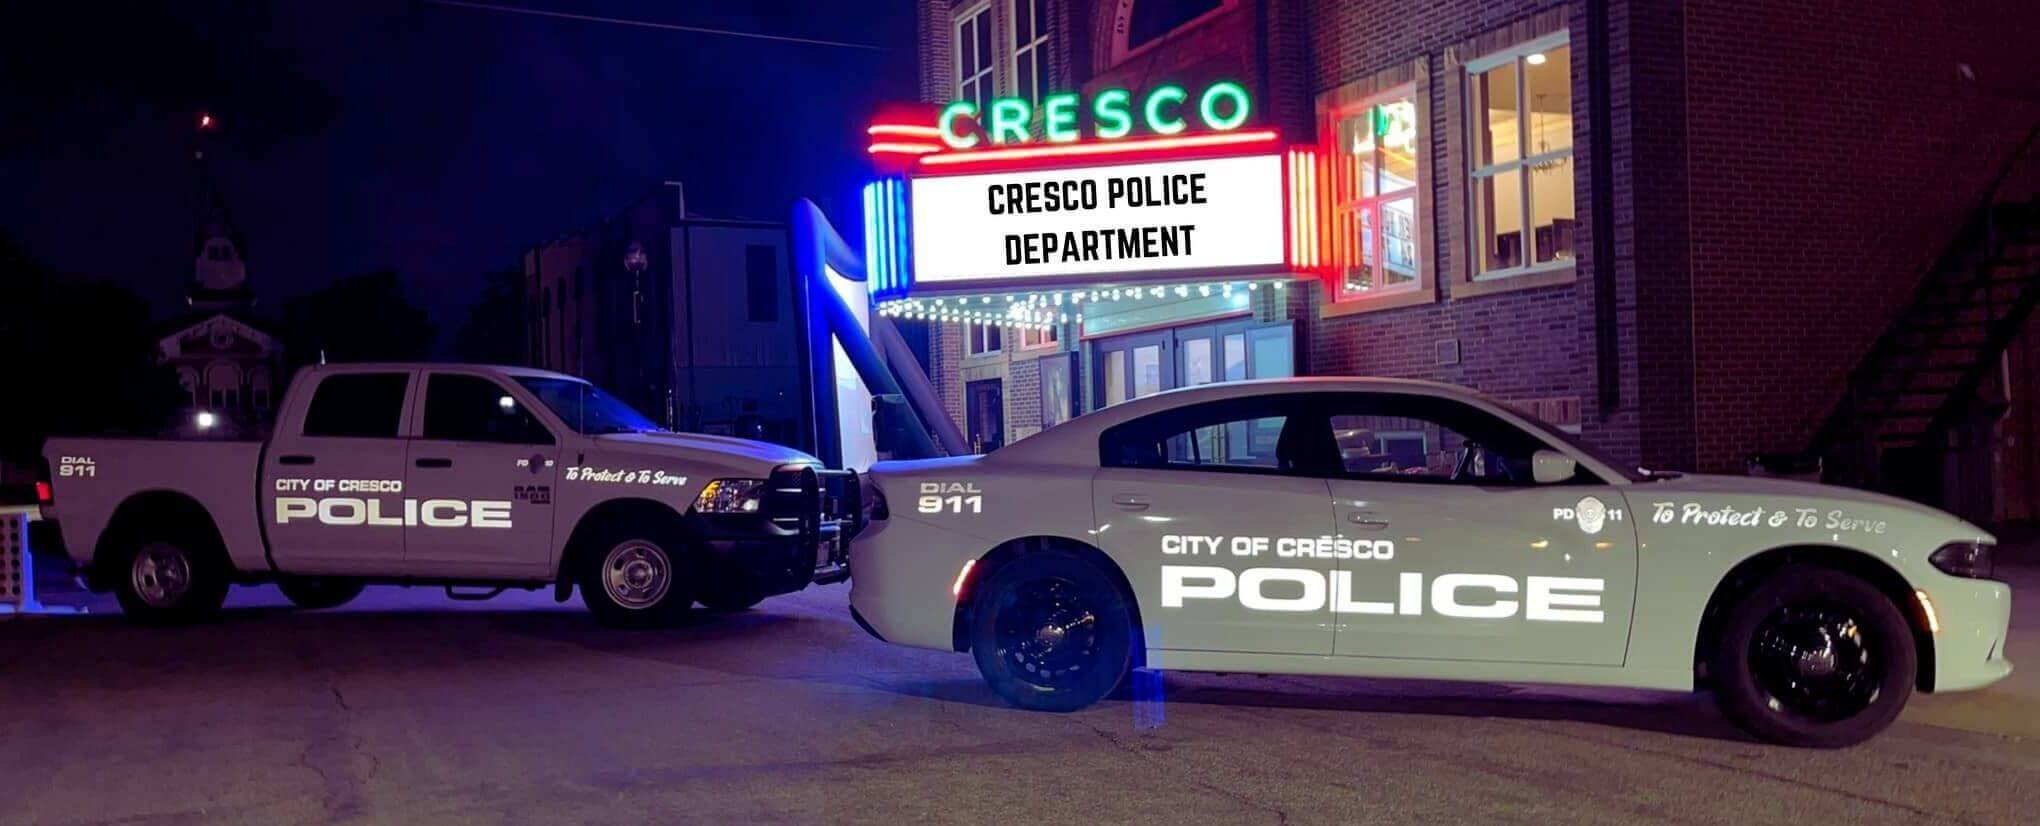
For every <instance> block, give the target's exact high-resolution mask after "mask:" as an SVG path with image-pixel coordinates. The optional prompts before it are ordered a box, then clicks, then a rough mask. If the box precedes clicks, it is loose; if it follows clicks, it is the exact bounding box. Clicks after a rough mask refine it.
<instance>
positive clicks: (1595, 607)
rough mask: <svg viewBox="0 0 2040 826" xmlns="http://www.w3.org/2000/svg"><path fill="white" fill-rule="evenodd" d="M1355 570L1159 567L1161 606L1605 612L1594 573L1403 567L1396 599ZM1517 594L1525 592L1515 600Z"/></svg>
mask: <svg viewBox="0 0 2040 826" xmlns="http://www.w3.org/2000/svg"><path fill="white" fill-rule="evenodd" d="M1353 573H1354V572H1352V571H1319V570H1315V569H1311V568H1248V569H1246V570H1244V571H1240V572H1239V573H1237V574H1235V573H1233V570H1232V569H1231V568H1220V567H1216V566H1207V565H1163V566H1162V607H1164V608H1182V607H1184V606H1185V605H1187V604H1189V603H1191V602H1193V601H1205V602H1216V601H1236V602H1238V604H1239V605H1240V607H1242V608H1245V609H1247V610H1250V611H1280V612H1284V613H1296V612H1309V611H1329V612H1331V613H1334V614H1372V615H1376V616H1387V615H1401V616H1406V617H1409V616H1422V615H1423V614H1424V603H1425V601H1426V600H1425V598H1426V597H1427V596H1428V597H1429V602H1430V609H1431V611H1433V612H1435V613H1437V614H1438V615H1440V616H1446V617H1452V618H1455V619H1468V620H1496V619H1509V618H1512V617H1516V616H1519V615H1520V616H1521V617H1522V618H1523V619H1525V620H1529V621H1531V622H1582V623H1599V622H1603V621H1605V617H1606V614H1605V613H1604V612H1603V611H1602V610H1601V592H1602V591H1603V590H1605V589H1606V582H1605V581H1604V580H1599V579H1586V578H1581V577H1559V576H1533V577H1527V578H1525V579H1523V580H1521V581H1520V582H1519V581H1518V580H1517V579H1516V578H1515V577H1512V576H1507V575H1505V574H1465V573H1453V574H1440V575H1439V576H1438V577H1437V578H1435V579H1432V580H1431V587H1430V588H1428V589H1427V588H1425V587H1424V574H1422V573H1418V572H1415V571H1404V572H1402V573H1400V574H1398V575H1397V576H1396V583H1395V589H1394V591H1395V599H1394V601H1388V600H1381V599H1372V600H1370V599H1363V598H1361V595H1360V594H1359V593H1358V592H1357V591H1356V590H1355V585H1354V582H1353ZM1363 584H1364V580H1363ZM1376 590H1380V589H1376ZM1517 595H1521V596H1522V597H1523V598H1522V599H1521V600H1518V599H1515V598H1514V597H1516V596H1517ZM1382 596H1386V594H1382Z"/></svg>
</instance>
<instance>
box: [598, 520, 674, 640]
mask: <svg viewBox="0 0 2040 826" xmlns="http://www.w3.org/2000/svg"><path fill="white" fill-rule="evenodd" d="M694 567H695V566H694V558H693V556H692V554H691V553H690V552H689V551H688V548H687V546H686V543H685V542H683V541H682V540H681V539H680V538H679V537H676V536H671V535H668V534H667V533H666V532H663V531H653V530H631V531H623V532H620V533H617V534H613V535H611V536H610V537H609V538H608V539H605V540H602V541H598V542H596V543H595V552H594V553H591V554H589V555H588V556H587V557H586V561H585V563H584V564H583V565H582V566H581V576H580V582H579V583H577V584H578V585H579V586H580V589H581V601H582V603H584V604H586V605H587V606H588V611H589V613H592V614H594V615H595V620H596V621H597V622H600V623H602V624H603V625H608V626H612V627H617V628H658V627H662V626H667V625H671V624H673V623H675V622H677V621H679V620H680V618H682V617H684V616H685V615H686V613H687V608H688V606H690V605H692V604H693V603H694V595H693V592H692V590H691V589H692V586H693V583H694V580H695V575H694V574H695V572H694Z"/></svg>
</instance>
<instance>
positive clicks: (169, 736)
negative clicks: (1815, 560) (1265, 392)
mask: <svg viewBox="0 0 2040 826" xmlns="http://www.w3.org/2000/svg"><path fill="white" fill-rule="evenodd" d="M2011 578H2012V579H2013V581H2014V583H2015V586H2016V587H2017V588H2018V594H2017V598H2016V599H2015V600H2014V602H2015V605H2016V606H2017V608H2016V610H2017V618H2016V620H2015V622H2016V625H2017V629H2016V630H2015V632H2014V635H2013V642H2012V648H2011V655H2012V659H2013V661H2014V662H2015V663H2018V664H2019V666H2020V668H2021V670H2020V671H2019V672H2017V673H2015V674H2014V675H2013V677H2012V678H2011V679H2010V680H2007V681H2006V682H2004V683H2000V684H1999V685H1998V686H1995V687H1993V688H1992V689H1990V690H1988V691H1985V692H1981V693H1971V694H1958V695H1946V696H1938V697H1936V696H1917V697H1915V698H1914V700H1913V704H1912V706H1911V708H1909V709H1908V711H1907V712H1906V715H1905V717H1904V719H1903V720H1902V721H1901V722H1900V723H1899V724H1898V725H1897V726H1896V727H1894V728H1893V729H1892V730H1891V731H1890V732H1888V733H1886V734H1885V735H1884V736H1882V737H1881V738H1879V739H1877V740H1874V741H1872V742H1871V743H1869V744H1868V745H1866V746H1863V747H1859V748H1856V749H1853V750H1848V751H1841V752H1824V751H1800V750H1792V749H1783V748H1776V747H1771V746H1765V745H1760V744H1757V743H1754V742H1751V741H1749V740H1748V739H1747V738H1745V737H1743V736H1742V735H1741V734H1739V733H1738V732H1737V731H1736V730H1735V729H1733V728H1731V727H1730V726H1729V725H1728V723H1726V722H1725V721H1724V720H1722V719H1721V717H1720V716H1719V715H1718V714H1717V713H1716V712H1715V711H1714V708H1713V705H1712V704H1711V702H1710V701H1708V700H1707V699H1706V698H1704V697H1697V696H1696V697H1686V696H1668V695H1658V694H1645V693H1637V692H1622V691H1606V690H1573V689H1552V688H1525V687H1512V686H1499V685H1461V684H1444V683H1411V682H1390V681H1375V680H1357V679H1315V678H1313V679H1300V678H1286V677H1275V678H1259V677H1253V676H1217V675H1202V674H1171V675H1168V676H1167V678H1166V679H1165V680H1164V689H1163V697H1164V699H1163V700H1162V701H1161V702H1153V701H1108V702H1106V703H1104V704H1102V705H1100V706H1098V707H1095V708H1092V709H1090V710H1087V711H1084V712H1080V713H1077V714H1069V715H1052V714H1039V713H1028V712H1022V711H1017V710H1013V709H1010V708H1007V707H1005V706H1004V705H1003V704H1001V703H1000V702H999V701H998V700H997V698H996V697H994V696H993V695H992V693H991V692H990V690H988V689H987V688H985V687H984V686H983V684H982V683H981V682H980V681H979V679H978V676H977V672H976V670H975V668H974V667H973V665H972V663H971V660H970V658H969V657H967V656H962V655H950V654H941V653H936V652H922V651H913V650H908V649H903V648H897V647H894V646H889V645H884V644H881V643H879V642H877V641H876V640H873V639H870V638H869V637H866V636H865V635H864V634H863V633H862V632H861V631H859V630H858V629H857V628H856V626H855V625H853V624H852V623H851V622H850V620H849V618H848V616H847V613H846V608H845V601H846V599H847V595H848V593H849V590H848V586H847V585H836V586H828V587H822V588H813V589H810V590H808V591H806V592H804V593H801V594H798V595H795V596H791V597H781V598H778V599H774V600H768V601H766V602H765V603H764V604H763V605H761V606H760V607H758V608H756V609H754V610H752V611H750V612H747V613H743V614H736V615H708V614H703V615H701V616H700V618H699V620H698V621H697V622H696V623H695V624H693V625H691V626H689V627H685V628H680V629H674V630H667V631H657V632H636V633H632V632H620V631H611V630H605V629H602V628H599V627H597V626H596V625H595V624H594V622H593V621H592V620H591V619H590V618H589V617H588V615H587V614H586V613H584V612H583V611H582V609H581V607H580V604H579V602H578V600H577V601H575V602H572V603H569V604H567V605H555V604H553V603H552V601H551V600H550V598H549V597H548V596H545V595H538V594H509V595H505V596H504V597H502V598H499V599H497V600H495V601H493V602H487V603H479V604H477V603H453V602H449V601H447V600H446V599H445V598H444V597H442V596H441V595H440V594H439V593H438V592H436V591H430V590H425V589H418V590H408V591H407V590H403V589H396V588H373V589H370V591H369V593H368V594H367V595H366V596H364V597H363V598H362V599H361V600H359V601H358V602H357V603H355V604H354V605H352V606H350V607H349V608H347V609H344V610H339V611H331V612H318V613H296V612H292V611H290V610H287V609H285V608H283V607H282V605H283V601H282V598H281V597H280V596H279V595H278V594H276V592H275V591H274V589H270V588H262V589H242V590H239V591H237V592H236V594H235V597H234V598H233V600H232V601H231V602H230V603H229V605H230V613H229V615H228V616H227V617H226V618H225V619H223V620H221V621H219V622H217V623H214V624H211V625H207V626H203V627H198V628H191V629H185V630H177V631H151V630H145V629H139V628H134V627H130V626H127V625H125V624H122V623H121V621H120V620H119V619H118V618H117V617H116V616H112V615H111V613H112V611H113V609H112V607H111V605H110V601H108V600H104V599H97V598H95V599H93V600H92V601H91V605H92V606H93V608H94V611H95V615H92V616H86V617H64V618H27V619H13V620H6V619H0V824H17V823H35V824H71V823H144V824H184V823H251V824H283V823H328V822H331V823H424V822H431V823H541V824H561V823H616V824H638V823H675V822H707V823H734V822H800V823H806V822H844V823H885V824H898V823H906V822H927V823H947V822H971V823H1029V824H1044V823H1069V822H1099V823H1108V822H1155V823H1373V822H1382V823H1388V822H1394V823H1406V822H1446V823H1457V822H1483V823H1495V822H1513V823H1567V824H1581V823H1636V822H1674V823H1738V824H1747V823H1787V822H1791V823H1799V824H1828V823H1851V824H1855V823H1905V824H1918V823H1924V822H1934V823H1941V822H1972V823H2032V822H2034V818H2035V816H2036V815H2035V812H2040V569H2034V568H2021V569H2016V570H2014V571H2012V572H2011Z"/></svg>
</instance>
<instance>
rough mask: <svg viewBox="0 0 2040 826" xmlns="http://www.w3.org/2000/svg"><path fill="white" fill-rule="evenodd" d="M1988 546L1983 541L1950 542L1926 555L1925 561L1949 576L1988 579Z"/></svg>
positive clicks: (1989, 573) (1989, 565)
mask: <svg viewBox="0 0 2040 826" xmlns="http://www.w3.org/2000/svg"><path fill="white" fill-rule="evenodd" d="M1990 547H1991V546H1990V545H1989V543H1985V542H1950V543H1948V544H1946V545H1942V546H1941V549H1940V550H1937V551H1935V552H1934V553H1933V555H1932V556H1929V557H1927V561H1928V562H1932V563H1934V567H1936V568H1939V569H1941V572H1942V573H1945V574H1948V575H1950V576H1960V577H1968V578H1970V579H1990V575H1991V563H1990Z"/></svg>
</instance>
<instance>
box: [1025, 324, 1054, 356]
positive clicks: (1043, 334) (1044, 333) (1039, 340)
mask: <svg viewBox="0 0 2040 826" xmlns="http://www.w3.org/2000/svg"><path fill="white" fill-rule="evenodd" d="M1061 340H1062V339H1061V336H1060V335H1059V334H1058V333H1057V332H1056V328H1054V327H1050V328H1048V329H1046V330H1041V329H1036V328H1033V327H1026V328H1022V329H1021V330H1020V349H1022V350H1038V349H1041V348H1043V347H1054V346H1056V343H1057V342H1059V341H1061Z"/></svg>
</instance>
